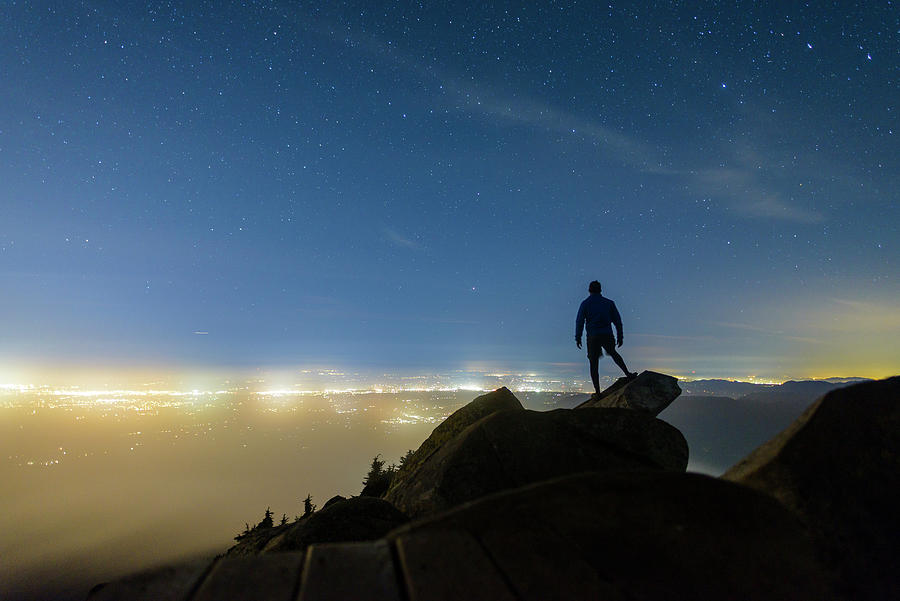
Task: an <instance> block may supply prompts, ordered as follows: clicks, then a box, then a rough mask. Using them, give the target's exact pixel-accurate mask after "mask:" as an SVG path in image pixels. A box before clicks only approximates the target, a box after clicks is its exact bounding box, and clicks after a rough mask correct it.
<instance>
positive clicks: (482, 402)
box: [389, 386, 525, 492]
mask: <svg viewBox="0 0 900 601" xmlns="http://www.w3.org/2000/svg"><path fill="white" fill-rule="evenodd" d="M524 410H525V408H524V407H522V403H521V402H519V399H517V398H516V395H514V394H513V393H512V392H510V390H509V388H507V387H506V386H504V387H503V388H498V389H497V390H495V391H493V392H489V393H488V394H483V395H481V396H480V397H477V398H476V399H475V400H473V401H472V402H471V403H468V404H466V405H465V406H463V407H460V408H459V409H457V410H456V411H454V412H453V413H452V414H450V417H448V418H447V419H445V420H444V421H442V422H441V423H440V424H439V425H438V427H437V428H435V429H434V430H433V431H432V432H431V435H430V436H429V437H428V438H426V439H425V442H423V443H422V444H421V445H419V448H418V449H416V451H415V452H414V453H413V454H412V455H411V456H410V457H408V458H407V459H406V460H405V461H404V462H403V465H401V466H400V468H399V469H398V470H397V473H396V474H394V477H393V479H392V480H391V488H398V487H403V486H404V485H405V484H406V483H407V481H408V479H409V478H410V476H411V474H413V473H415V472H416V471H418V469H419V468H420V467H421V466H422V464H423V463H425V462H426V461H427V460H428V458H429V457H431V456H432V455H433V454H434V453H435V452H436V451H437V450H438V449H440V448H441V446H443V445H444V443H446V442H447V441H448V440H452V439H453V438H454V437H455V436H456V435H457V434H459V433H460V432H462V431H463V430H465V429H466V428H467V427H469V426H470V425H471V424H474V423H475V422H477V421H478V420H480V419H481V418H483V417H485V416H487V415H490V414H492V413H496V412H497V411H524ZM389 492H390V491H389Z"/></svg>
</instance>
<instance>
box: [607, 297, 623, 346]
mask: <svg viewBox="0 0 900 601" xmlns="http://www.w3.org/2000/svg"><path fill="white" fill-rule="evenodd" d="M610 302H611V303H612V311H611V313H612V315H611V317H612V322H613V325H615V326H616V346H622V342H623V341H624V340H625V330H623V329H622V316H621V315H619V310H618V309H617V308H616V303H614V302H613V301H610Z"/></svg>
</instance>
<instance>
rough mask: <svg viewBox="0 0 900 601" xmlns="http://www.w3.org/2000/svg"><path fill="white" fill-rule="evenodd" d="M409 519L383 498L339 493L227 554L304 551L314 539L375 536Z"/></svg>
mask: <svg viewBox="0 0 900 601" xmlns="http://www.w3.org/2000/svg"><path fill="white" fill-rule="evenodd" d="M336 499H337V500H336ZM408 521H409V518H408V517H407V516H406V515H404V514H403V513H402V512H400V511H398V510H397V508H396V507H394V506H393V505H391V504H390V503H388V502H386V501H383V500H381V499H377V498H374V497H362V496H361V497H351V498H349V499H343V498H338V497H335V498H332V499H331V500H329V501H328V503H326V505H325V507H323V508H322V509H320V510H319V511H316V512H314V513H311V514H310V515H308V516H306V517H304V518H301V519H300V520H298V521H297V522H294V523H292V524H286V525H284V526H276V527H274V528H269V529H267V530H268V531H267V532H258V533H254V534H255V536H253V537H252V538H250V539H248V540H246V541H244V540H242V541H241V542H240V543H239V544H237V545H235V546H234V547H232V548H231V549H229V550H228V553H227V555H228V556H247V555H258V554H260V553H270V552H284V551H302V550H304V549H306V547H308V546H309V545H311V544H313V543H326V542H344V541H365V540H374V539H377V538H381V537H383V536H384V535H386V534H387V533H388V532H390V531H391V530H393V529H394V528H396V527H397V526H401V525H403V524H405V523H406V522H408Z"/></svg>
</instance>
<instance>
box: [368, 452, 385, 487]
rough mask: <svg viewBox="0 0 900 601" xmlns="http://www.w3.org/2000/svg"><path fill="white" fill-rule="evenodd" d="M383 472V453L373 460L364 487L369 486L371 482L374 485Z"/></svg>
mask: <svg viewBox="0 0 900 601" xmlns="http://www.w3.org/2000/svg"><path fill="white" fill-rule="evenodd" d="M383 472H384V459H382V458H381V453H379V454H377V455H375V457H373V458H372V465H371V467H369V473H368V474H366V479H365V480H363V486H368V485H369V483H370V482H371V483H374V482H375V481H376V480H378V479H380V478H381V475H382V473H383Z"/></svg>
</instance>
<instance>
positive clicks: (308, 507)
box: [303, 494, 316, 517]
mask: <svg viewBox="0 0 900 601" xmlns="http://www.w3.org/2000/svg"><path fill="white" fill-rule="evenodd" d="M315 510H316V506H315V504H314V503H313V502H312V495H310V494H307V495H306V498H305V499H303V517H306V516H308V515H309V514H311V513H312V512H313V511H315Z"/></svg>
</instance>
